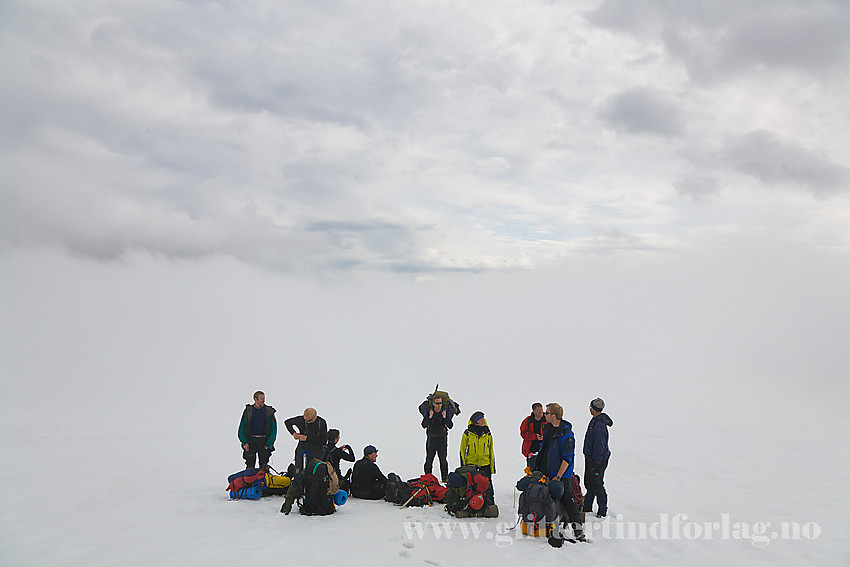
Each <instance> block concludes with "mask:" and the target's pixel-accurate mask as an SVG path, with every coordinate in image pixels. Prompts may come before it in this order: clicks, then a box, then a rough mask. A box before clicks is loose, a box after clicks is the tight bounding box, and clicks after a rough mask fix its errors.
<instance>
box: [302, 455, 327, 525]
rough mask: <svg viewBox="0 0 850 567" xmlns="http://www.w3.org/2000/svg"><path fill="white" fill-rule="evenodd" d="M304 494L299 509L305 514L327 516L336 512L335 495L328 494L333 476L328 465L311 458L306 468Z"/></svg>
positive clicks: (303, 481) (303, 480)
mask: <svg viewBox="0 0 850 567" xmlns="http://www.w3.org/2000/svg"><path fill="white" fill-rule="evenodd" d="M302 483H303V494H302V496H301V499H300V500H299V502H298V511H299V512H300V513H301V514H303V515H305V516H327V515H329V514H333V513H334V512H336V507H335V506H334V501H333V497H332V496H331V495H329V494H328V488H329V487H330V485H331V477H330V474H328V465H327V464H326V463H323V462H321V461H315V462H314V460H313V459H311V460H310V463H308V465H307V467H306V468H305V469H304V473H303V478H302Z"/></svg>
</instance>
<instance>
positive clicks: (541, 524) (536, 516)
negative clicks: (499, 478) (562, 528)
mask: <svg viewBox="0 0 850 567" xmlns="http://www.w3.org/2000/svg"><path fill="white" fill-rule="evenodd" d="M517 513H518V514H519V517H520V530H521V531H522V533H523V534H524V535H533V536H546V537H548V536H551V535H552V533H553V530H554V527H555V522H556V520H557V516H558V506H557V503H556V502H555V499H554V498H552V495H551V494H550V493H549V486H548V484H547V483H546V481H545V477H542V476H537V477H531V482H529V483H528V487H527V488H526V489H525V490H523V492H522V494H520V496H519V508H518V509H517Z"/></svg>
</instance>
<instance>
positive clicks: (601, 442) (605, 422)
mask: <svg viewBox="0 0 850 567" xmlns="http://www.w3.org/2000/svg"><path fill="white" fill-rule="evenodd" d="M603 409H605V402H604V401H603V400H602V398H596V399H595V400H593V401H592V402H590V415H592V416H593V417H592V418H591V420H590V423H588V424H587V433H585V434H584V486H585V488H586V489H587V494H585V495H584V511H585V513H587V512H591V511H592V510H593V499H594V497H595V498H596V501H597V502H598V503H599V509H598V510H597V511H596V516H597V517H598V518H603V517H605V516H607V515H608V493H607V492H606V491H605V469H607V468H608V459H609V457H611V451H610V450H609V449H608V428H609V427H611V426H612V425H614V420H613V419H611V418H610V417H608V414H605V413H602V410H603Z"/></svg>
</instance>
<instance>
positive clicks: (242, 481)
mask: <svg viewBox="0 0 850 567" xmlns="http://www.w3.org/2000/svg"><path fill="white" fill-rule="evenodd" d="M227 481H228V483H229V484H228V485H227V488H225V490H227V491H230V492H236V491H238V490H241V489H243V488H247V487H249V486H259V487H262V486H265V484H266V471H264V470H263V469H245V470H244V471H240V472H238V473H233V474H232V475H230V476H229V477H227Z"/></svg>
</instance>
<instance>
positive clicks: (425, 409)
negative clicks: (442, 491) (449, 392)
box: [419, 392, 454, 484]
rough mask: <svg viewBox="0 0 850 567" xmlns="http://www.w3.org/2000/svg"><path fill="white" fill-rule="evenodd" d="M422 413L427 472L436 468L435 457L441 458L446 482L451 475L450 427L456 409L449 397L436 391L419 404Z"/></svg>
mask: <svg viewBox="0 0 850 567" xmlns="http://www.w3.org/2000/svg"><path fill="white" fill-rule="evenodd" d="M419 411H420V412H421V413H422V429H424V430H425V434H426V440H425V474H431V471H432V470H433V468H434V457H435V456H437V457H439V459H440V478H441V480H442V481H443V483H444V484H445V482H446V478H447V477H448V476H449V460H448V452H449V429H451V428H452V427H453V426H454V424H453V423H452V417H454V409H453V408H452V406H451V404H450V403H449V400H448V399H443V395H442V394H441V393H439V392H435V393H434V394H433V395H431V396H429V399H428V400H426V401H425V402H423V403H422V405H420V406H419Z"/></svg>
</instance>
